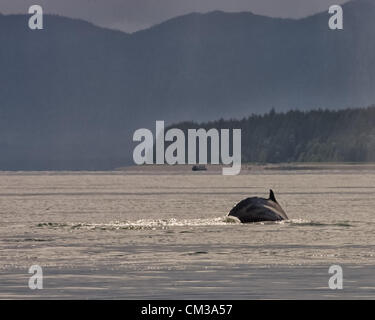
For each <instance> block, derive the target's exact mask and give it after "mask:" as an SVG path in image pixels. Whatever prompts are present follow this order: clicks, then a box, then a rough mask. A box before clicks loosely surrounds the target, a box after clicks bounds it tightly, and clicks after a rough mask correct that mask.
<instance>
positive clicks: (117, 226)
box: [37, 217, 240, 230]
mask: <svg viewBox="0 0 375 320" xmlns="http://www.w3.org/2000/svg"><path fill="white" fill-rule="evenodd" d="M237 223H238V224H239V223H240V221H239V220H238V219H236V218H232V217H219V218H211V219H175V218H171V219H156V220H151V219H140V220H136V221H114V222H109V223H54V222H47V223H39V224H38V225H37V227H41V228H42V227H47V228H54V229H58V228H70V229H85V230H156V229H168V228H170V227H200V226H225V225H228V224H237Z"/></svg>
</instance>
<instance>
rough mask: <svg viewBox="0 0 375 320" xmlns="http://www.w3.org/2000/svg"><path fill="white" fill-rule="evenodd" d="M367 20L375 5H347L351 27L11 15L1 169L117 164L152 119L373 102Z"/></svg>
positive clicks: (0, 109)
mask: <svg viewBox="0 0 375 320" xmlns="http://www.w3.org/2000/svg"><path fill="white" fill-rule="evenodd" d="M347 8H351V9H350V10H348V9H347ZM362 13H363V15H364V17H369V16H370V17H371V16H374V17H375V5H374V4H373V3H370V2H368V1H366V0H356V1H354V2H350V3H347V4H345V5H344V31H332V30H329V29H328V19H329V15H328V12H327V13H320V14H316V15H313V16H310V17H308V18H304V19H297V20H293V19H284V18H269V17H264V16H260V15H254V14H250V13H246V12H245V13H224V12H211V13H207V14H191V15H185V16H183V17H184V18H181V17H177V18H173V19H170V20H168V21H166V22H163V23H162V24H159V25H158V26H154V27H151V28H149V29H146V30H142V31H139V32H136V33H132V34H127V33H124V32H122V31H116V30H112V29H106V28H101V27H97V26H95V25H93V24H91V23H88V22H84V21H83V22H82V21H81V20H79V19H70V18H64V17H60V16H55V15H46V16H45V17H44V23H45V29H43V30H40V31H35V30H34V31H32V30H29V29H28V27H27V21H28V16H26V15H12V16H9V15H8V16H7V15H5V16H4V15H2V16H1V17H0V41H1V43H2V44H3V45H2V49H0V70H1V73H0V115H1V116H0V148H1V153H2V157H0V169H12V170H17V169H28V170H32V169H77V170H78V169H111V168H114V167H119V166H121V165H123V164H124V163H129V162H131V161H132V148H133V146H134V144H133V142H132V133H133V132H134V130H136V129H138V128H141V127H146V128H153V127H154V123H155V120H165V121H166V122H167V123H171V122H177V121H184V120H195V121H208V120H211V119H218V118H232V117H235V118H239V117H243V116H246V115H249V114H251V113H264V112H267V111H269V110H270V109H272V108H275V109H276V111H285V110H289V109H294V108H298V109H301V110H306V109H313V108H319V107H321V108H330V109H336V108H346V107H365V106H368V105H371V104H373V103H374V101H375V90H373V83H375V58H374V57H375V19H365V18H362ZM171 21H172V22H171ZM171 23H172V24H171ZM4 48H6V50H4Z"/></svg>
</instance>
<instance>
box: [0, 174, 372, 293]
mask: <svg viewBox="0 0 375 320" xmlns="http://www.w3.org/2000/svg"><path fill="white" fill-rule="evenodd" d="M270 188H272V189H273V190H274V191H275V194H276V198H277V199H278V201H279V203H280V204H281V205H282V207H283V208H284V210H285V211H286V212H287V214H288V216H289V218H290V220H289V221H285V222H279V223H257V224H247V225H242V224H239V223H238V222H236V221H235V220H231V219H228V218H226V215H227V213H228V212H229V210H230V209H231V208H232V207H233V206H234V205H235V204H236V203H237V202H238V201H240V200H242V199H244V198H245V197H248V196H254V195H256V196H264V197H267V196H268V190H269V189H270ZM374 208H375V171H372V170H367V171H366V170H362V171H360V170H353V171H348V170H343V171H340V170H336V171H317V170H314V171H301V170H298V171H272V172H266V171H261V172H255V173H252V174H244V175H239V176H235V177H228V176H222V175H213V174H206V173H201V172H198V173H191V174H162V173H160V174H129V173H126V172H120V171H118V172H96V173H92V172H74V173H73V172H65V173H57V172H38V173H22V172H21V173H9V172H8V173H7V172H3V173H0V298H25V297H27V298H40V297H42V298H119V299H120V298H125V299H126V298H133V299H143V298H144V299H147V298H152V299H159V298H160V299H168V298H169V299H174V298H180V299H188V298H191V299H232V298H233V299H249V298H272V299H273V298H274V299H279V298H322V299H325V298H363V297H365V298H375V237H374V227H375V210H374ZM35 264H37V265H40V266H42V268H43V272H44V289H43V290H36V291H35V290H34V291H32V290H30V289H29V288H28V279H29V277H30V276H31V275H30V274H28V268H29V267H30V266H31V265H35ZM333 264H339V265H341V266H342V267H343V270H344V289H343V290H340V291H338V290H335V291H333V290H330V289H329V288H328V279H329V277H330V275H329V274H328V268H329V267H330V266H331V265H333Z"/></svg>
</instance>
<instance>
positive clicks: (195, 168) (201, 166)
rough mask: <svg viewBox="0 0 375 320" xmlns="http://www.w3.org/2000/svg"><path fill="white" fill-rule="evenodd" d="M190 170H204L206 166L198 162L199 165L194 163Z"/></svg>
mask: <svg viewBox="0 0 375 320" xmlns="http://www.w3.org/2000/svg"><path fill="white" fill-rule="evenodd" d="M191 170H193V171H206V170H207V168H206V166H205V165H202V164H200V165H195V166H193V167H192V168H191Z"/></svg>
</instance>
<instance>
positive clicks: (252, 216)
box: [228, 190, 288, 223]
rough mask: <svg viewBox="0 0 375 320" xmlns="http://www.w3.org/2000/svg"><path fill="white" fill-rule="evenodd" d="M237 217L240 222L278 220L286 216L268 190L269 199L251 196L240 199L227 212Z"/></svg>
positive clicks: (286, 217)
mask: <svg viewBox="0 0 375 320" xmlns="http://www.w3.org/2000/svg"><path fill="white" fill-rule="evenodd" d="M228 215H229V216H234V217H237V218H238V219H239V220H240V221H241V222H243V223H248V222H260V221H280V220H287V219H288V216H287V215H286V213H285V211H284V210H283V209H282V208H281V206H280V205H279V204H278V202H277V201H276V198H275V195H274V193H273V191H272V190H270V196H269V199H264V198H259V197H251V198H247V199H245V200H242V201H240V202H239V203H238V204H237V205H236V206H235V207H234V208H233V209H232V210H231V211H230V212H229V214H228Z"/></svg>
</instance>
